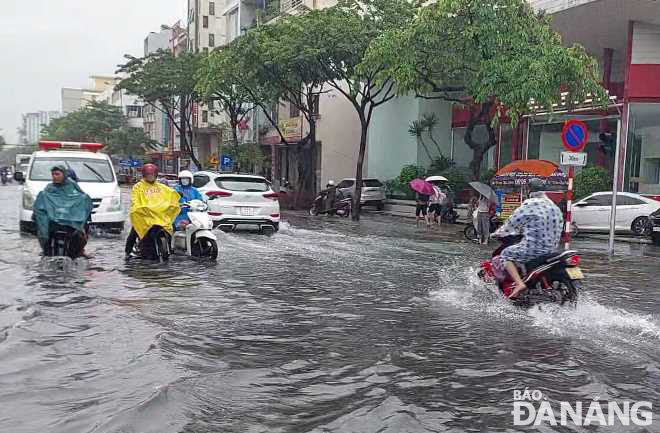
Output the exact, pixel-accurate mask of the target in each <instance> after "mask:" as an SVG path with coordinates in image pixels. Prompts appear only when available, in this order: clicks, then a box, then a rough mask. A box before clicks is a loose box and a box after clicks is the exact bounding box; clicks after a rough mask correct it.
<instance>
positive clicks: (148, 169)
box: [142, 164, 158, 176]
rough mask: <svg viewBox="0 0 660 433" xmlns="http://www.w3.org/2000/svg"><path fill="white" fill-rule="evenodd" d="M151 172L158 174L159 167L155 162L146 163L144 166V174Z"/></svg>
mask: <svg viewBox="0 0 660 433" xmlns="http://www.w3.org/2000/svg"><path fill="white" fill-rule="evenodd" d="M149 174H153V175H154V176H158V167H156V165H155V164H144V167H142V175H143V176H147V175H149Z"/></svg>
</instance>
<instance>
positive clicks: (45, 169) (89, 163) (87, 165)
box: [30, 157, 115, 183]
mask: <svg viewBox="0 0 660 433" xmlns="http://www.w3.org/2000/svg"><path fill="white" fill-rule="evenodd" d="M55 165H63V166H65V167H67V168H68V169H69V170H73V171H74V173H75V174H76V176H77V177H78V182H98V183H111V182H114V180H115V177H114V175H113V173H112V167H111V166H110V163H109V162H108V161H106V160H104V159H91V158H55V157H54V158H38V159H35V160H34V162H33V163H32V169H31V170H30V180H48V181H49V180H51V179H52V176H51V174H50V170H51V169H52V168H53V167H54V166H55Z"/></svg>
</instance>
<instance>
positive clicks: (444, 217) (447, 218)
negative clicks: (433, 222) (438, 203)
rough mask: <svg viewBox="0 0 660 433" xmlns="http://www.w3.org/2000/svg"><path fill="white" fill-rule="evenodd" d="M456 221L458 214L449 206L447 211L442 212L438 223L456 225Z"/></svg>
mask: <svg viewBox="0 0 660 433" xmlns="http://www.w3.org/2000/svg"><path fill="white" fill-rule="evenodd" d="M457 220H458V212H456V211H455V210H454V206H453V205H450V206H449V207H448V208H447V209H445V210H443V211H442V214H441V216H440V221H442V223H443V224H456V221H457Z"/></svg>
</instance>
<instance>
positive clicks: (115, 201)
mask: <svg viewBox="0 0 660 433" xmlns="http://www.w3.org/2000/svg"><path fill="white" fill-rule="evenodd" d="M119 211H121V194H119V195H115V196H112V198H111V199H110V206H108V212H119Z"/></svg>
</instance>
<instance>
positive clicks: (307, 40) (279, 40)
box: [230, 16, 328, 207]
mask: <svg viewBox="0 0 660 433" xmlns="http://www.w3.org/2000/svg"><path fill="white" fill-rule="evenodd" d="M307 24H308V23H307V17H306V16H285V17H281V18H280V19H278V21H276V22H275V23H273V24H271V25H268V26H263V27H259V28H257V29H255V30H253V31H251V32H249V33H248V34H246V35H244V36H242V37H241V38H238V39H237V40H236V41H235V43H232V45H230V48H233V49H234V50H235V52H236V53H237V56H236V57H237V58H235V61H234V65H236V67H238V70H239V73H240V75H241V76H242V77H243V78H244V79H243V80H241V84H242V85H245V86H246V88H245V89H244V90H245V91H246V92H248V93H249V94H250V95H251V99H252V102H253V103H255V104H256V105H258V106H259V107H260V108H261V109H262V111H263V112H264V114H265V115H266V118H267V119H268V121H269V122H270V123H271V125H273V127H274V128H275V129H276V130H277V132H278V134H279V135H280V138H281V141H282V142H283V143H285V144H287V145H288V146H290V148H292V149H293V150H294V151H295V152H296V157H297V162H298V166H297V170H298V184H297V186H296V188H295V191H296V195H295V198H294V206H295V207H298V206H300V205H301V204H307V203H308V202H310V201H311V200H312V199H313V198H314V193H315V185H314V170H313V167H314V148H315V145H316V123H317V118H318V101H319V96H320V95H321V94H322V93H325V92H326V91H327V88H328V86H327V84H326V81H327V75H326V73H325V71H323V70H322V69H320V68H319V66H318V62H317V54H316V52H315V51H314V47H316V46H318V45H319V44H321V43H322V41H321V40H320V39H321V38H322V35H317V34H315V33H314V32H313V31H310V29H309V28H308V27H307ZM238 57H239V58H240V59H239V58H238ZM281 102H286V103H288V104H290V105H291V106H292V107H294V108H295V109H296V110H297V111H299V112H300V116H301V117H302V118H303V119H304V120H305V121H306V123H307V125H308V132H307V134H305V136H303V137H301V139H300V140H298V141H296V142H294V143H290V142H289V141H288V140H287V138H286V137H285V136H284V134H283V132H282V131H281V129H280V127H279V125H278V122H277V118H276V117H275V116H274V113H273V112H272V111H273V110H271V107H272V106H276V107H278V106H279V104H280V103H281ZM273 165H274V166H275V167H276V166H277V164H276V161H273ZM273 178H274V179H279V173H276V172H274V173H273Z"/></svg>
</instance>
